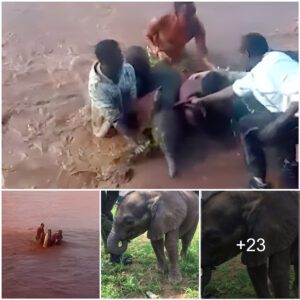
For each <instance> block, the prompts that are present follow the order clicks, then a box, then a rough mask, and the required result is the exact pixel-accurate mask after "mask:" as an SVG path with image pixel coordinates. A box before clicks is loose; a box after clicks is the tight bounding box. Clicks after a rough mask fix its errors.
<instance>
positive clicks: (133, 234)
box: [101, 190, 199, 299]
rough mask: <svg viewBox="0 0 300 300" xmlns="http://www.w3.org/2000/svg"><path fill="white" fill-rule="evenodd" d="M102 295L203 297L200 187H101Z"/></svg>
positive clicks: (115, 296)
mask: <svg viewBox="0 0 300 300" xmlns="http://www.w3.org/2000/svg"><path fill="white" fill-rule="evenodd" d="M101 298H103V299H107V298H108V299H109V298H121V299H122V298H151V299H156V298H165V299H168V298H192V299H198V298H199V192H198V191H163V190H159V191H155V190H136V191H124V190H119V191H117V190H114V191H112V190H107V191H101Z"/></svg>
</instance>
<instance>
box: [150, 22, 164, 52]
mask: <svg viewBox="0 0 300 300" xmlns="http://www.w3.org/2000/svg"><path fill="white" fill-rule="evenodd" d="M161 22H162V21H161V18H160V19H156V18H155V19H153V20H151V22H150V25H149V27H148V29H147V31H146V37H147V39H148V41H149V42H150V46H152V47H157V46H158V45H157V39H158V34H159V29H160V26H161Z"/></svg>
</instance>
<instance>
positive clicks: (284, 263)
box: [269, 249, 290, 298]
mask: <svg viewBox="0 0 300 300" xmlns="http://www.w3.org/2000/svg"><path fill="white" fill-rule="evenodd" d="M289 269H290V249H287V250H285V251H282V252H279V253H276V254H274V255H272V256H271V257H270V259H269V278H270V280H271V283H272V286H273V290H274V294H275V298H289Z"/></svg>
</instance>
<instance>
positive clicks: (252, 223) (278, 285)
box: [201, 191, 299, 298]
mask: <svg viewBox="0 0 300 300" xmlns="http://www.w3.org/2000/svg"><path fill="white" fill-rule="evenodd" d="M201 207H202V233H201V237H202V238H201V245H202V247H201V251H202V256H201V266H202V269H203V275H202V287H205V285H206V284H208V282H209V281H210V276H211V271H212V269H213V268H214V267H215V266H218V265H220V264H222V263H224V262H226V261H228V260H229V259H231V258H233V257H234V256H236V255H238V254H239V253H240V252H242V250H240V249H239V247H237V246H236V245H237V244H238V243H239V242H240V241H242V242H243V243H245V244H246V243H247V240H248V239H249V238H253V239H254V240H255V241H257V240H258V239H260V238H261V239H264V241H265V250H264V251H262V252H259V251H254V252H249V251H246V249H247V247H244V248H243V252H242V256H241V257H242V263H243V264H245V265H246V266H247V271H248V274H249V276H250V279H251V282H252V285H253V287H254V289H255V292H256V295H257V297H259V298H270V297H271V294H270V292H269V289H268V278H269V279H270V282H271V287H272V290H273V292H274V295H275V297H276V298H288V297H289V270H290V265H293V266H294V270H295V283H294V290H295V291H296V293H297V295H298V272H299V270H298V256H299V248H298V231H299V230H298V226H299V225H298V218H299V193H298V192H289V191H264V192H259V191H244V192H237V191H236V192H233V191H232V192H213V193H212V192H203V194H202V200H201ZM261 249H262V248H261Z"/></svg>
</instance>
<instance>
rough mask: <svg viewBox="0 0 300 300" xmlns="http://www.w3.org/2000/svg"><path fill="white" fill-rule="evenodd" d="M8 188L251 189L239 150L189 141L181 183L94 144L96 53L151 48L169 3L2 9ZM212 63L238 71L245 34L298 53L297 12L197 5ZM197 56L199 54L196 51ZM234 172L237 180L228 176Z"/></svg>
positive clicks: (160, 164)
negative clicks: (91, 97)
mask: <svg viewBox="0 0 300 300" xmlns="http://www.w3.org/2000/svg"><path fill="white" fill-rule="evenodd" d="M2 7H3V41H2V50H3V52H2V62H3V66H2V69H3V73H2V74H3V82H2V84H3V95H2V97H3V111H2V113H3V120H2V123H3V178H4V183H3V184H4V187H7V188H57V187H59V188H82V187H85V188H93V187H94V188H96V187H116V186H122V187H135V188H141V187H142V188H151V187H152V188H162V187H166V188H213V187H219V188H238V187H245V185H246V184H247V174H246V171H245V168H244V164H243V158H242V155H241V151H240V148H239V146H237V147H235V148H230V149H226V147H224V146H223V145H222V144H221V143H220V142H218V141H210V140H208V139H207V138H205V137H204V136H199V137H197V138H196V140H195V141H187V142H186V145H185V146H186V147H184V148H185V149H183V150H182V151H183V154H182V155H181V158H180V163H179V164H180V173H179V176H178V177H177V178H176V179H172V180H171V179H169V178H168V175H167V171H166V166H165V162H164V159H163V157H162V155H160V154H157V155H152V157H147V158H144V159H141V160H139V161H137V162H135V163H132V164H131V165H130V166H128V165H127V164H126V163H125V162H124V161H122V157H123V152H122V151H123V148H124V147H123V146H124V141H123V140H122V138H120V137H114V138H112V139H109V140H108V141H107V140H105V141H97V140H96V139H94V138H93V137H92V135H91V130H90V123H89V121H90V120H89V111H88V107H86V106H85V104H86V103H88V97H87V79H88V72H89V69H90V67H91V64H92V62H93V60H94V58H93V45H95V44H96V43H97V42H98V41H99V40H101V39H104V38H113V39H116V40H118V41H119V42H120V44H121V46H122V47H127V46H129V45H132V44H139V45H145V39H144V29H145V28H146V26H147V24H148V22H149V20H150V19H151V18H152V17H154V16H159V15H162V14H164V13H166V12H168V11H170V10H171V3H157V2H156V3H150V2H148V3H105V2H103V3H78V2H76V3H71V2H68V3H4V4H3V6H2ZM197 9H198V15H199V17H200V18H201V19H202V21H203V22H204V24H205V27H206V30H207V44H208V48H209V51H210V57H211V59H212V61H214V62H215V63H216V64H218V65H220V66H237V65H238V64H239V57H238V55H237V48H238V44H239V38H240V36H241V35H242V34H244V33H247V32H250V31H259V32H261V33H262V34H264V35H266V37H267V38H268V40H269V42H270V44H271V46H272V47H274V48H281V49H283V48H284V49H297V45H298V38H297V35H298V34H297V29H296V22H297V21H296V20H297V11H298V8H297V3H289V2H286V3H279V2H276V3H271V2H269V3H217V2H214V3H205V2H201V3H197ZM189 47H191V49H193V47H194V45H193V44H192V45H189ZM229 170H230V172H229Z"/></svg>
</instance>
